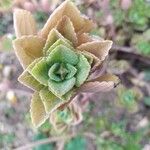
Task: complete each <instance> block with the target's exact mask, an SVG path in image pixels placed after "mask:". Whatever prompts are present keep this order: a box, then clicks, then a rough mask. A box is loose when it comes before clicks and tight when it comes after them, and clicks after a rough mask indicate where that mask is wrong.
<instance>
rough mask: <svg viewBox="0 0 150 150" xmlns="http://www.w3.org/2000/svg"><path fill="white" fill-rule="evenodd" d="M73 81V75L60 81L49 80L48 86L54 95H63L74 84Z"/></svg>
mask: <svg viewBox="0 0 150 150" xmlns="http://www.w3.org/2000/svg"><path fill="white" fill-rule="evenodd" d="M75 81H76V79H75V78H74V77H73V78H71V79H69V80H64V81H62V82H55V81H53V80H49V81H48V86H49V88H50V90H51V91H52V92H53V93H54V94H55V95H60V96H63V95H65V94H66V93H67V92H69V91H70V90H71V89H72V88H73V86H74V85H75Z"/></svg>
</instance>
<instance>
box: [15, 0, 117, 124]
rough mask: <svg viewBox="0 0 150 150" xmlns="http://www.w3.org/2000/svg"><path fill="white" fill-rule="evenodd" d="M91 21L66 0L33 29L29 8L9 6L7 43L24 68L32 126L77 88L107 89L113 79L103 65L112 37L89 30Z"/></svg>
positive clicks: (64, 103)
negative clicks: (11, 36) (10, 35)
mask: <svg viewBox="0 0 150 150" xmlns="http://www.w3.org/2000/svg"><path fill="white" fill-rule="evenodd" d="M93 27H94V23H93V22H92V21H91V20H90V19H88V18H87V17H85V16H83V15H81V14H80V12H79V10H78V9H77V7H76V6H75V5H74V4H73V3H72V2H71V1H69V0H67V1H65V2H63V3H62V4H61V5H60V6H59V7H58V8H57V9H55V11H54V12H53V13H52V14H51V16H50V18H49V19H48V21H47V22H46V24H45V25H44V27H43V29H42V30H40V31H39V32H37V30H36V23H35V20H34V18H33V17H32V15H31V13H30V12H28V11H26V10H20V9H19V10H16V11H15V12H14V28H15V32H16V36H17V39H15V40H14V42H13V46H14V49H15V52H16V55H17V57H18V59H19V61H20V63H21V65H22V67H23V68H24V72H23V73H22V74H21V75H20V77H19V81H20V82H21V83H23V84H24V85H26V86H28V87H29V88H31V89H33V90H34V94H33V96H32V100H31V118H32V122H33V124H34V126H35V127H39V126H40V125H41V124H42V123H44V121H45V120H46V119H47V118H48V117H49V116H50V114H52V113H53V112H54V111H55V110H56V109H62V108H64V109H65V107H67V105H68V104H69V103H70V102H71V101H72V100H73V98H74V97H75V96H76V95H78V94H79V93H81V92H99V91H108V90H110V89H112V88H114V86H115V84H117V83H118V81H119V80H118V78H117V77H116V76H114V75H111V74H105V71H104V70H105V69H104V68H105V63H104V62H105V60H106V57H107V55H108V53H109V50H110V48H111V46H112V41H109V40H103V39H101V38H99V37H92V36H90V35H89V34H88V32H90V30H91V29H92V28H93Z"/></svg>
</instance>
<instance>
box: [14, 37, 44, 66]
mask: <svg viewBox="0 0 150 150" xmlns="http://www.w3.org/2000/svg"><path fill="white" fill-rule="evenodd" d="M44 44H45V40H43V39H42V38H39V37H37V36H23V37H22V38H19V39H16V40H14V41H13V46H14V49H15V52H16V55H17V57H18V59H19V61H20V63H21V65H22V66H23V68H26V67H27V66H28V65H29V64H30V63H32V62H33V61H34V60H35V59H36V58H39V57H41V56H42V55H43V54H42V49H43V47H44Z"/></svg>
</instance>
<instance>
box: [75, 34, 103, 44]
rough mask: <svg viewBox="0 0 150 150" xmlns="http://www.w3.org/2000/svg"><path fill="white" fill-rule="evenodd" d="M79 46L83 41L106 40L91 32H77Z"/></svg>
mask: <svg viewBox="0 0 150 150" xmlns="http://www.w3.org/2000/svg"><path fill="white" fill-rule="evenodd" d="M77 39H78V46H80V45H81V44H83V43H87V42H92V41H104V40H103V39H102V38H100V37H98V36H91V35H89V33H82V34H77Z"/></svg>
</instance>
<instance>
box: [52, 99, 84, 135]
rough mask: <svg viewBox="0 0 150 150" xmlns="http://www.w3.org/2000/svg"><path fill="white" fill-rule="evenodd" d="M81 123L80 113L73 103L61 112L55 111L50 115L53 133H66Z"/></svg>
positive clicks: (79, 109)
mask: <svg viewBox="0 0 150 150" xmlns="http://www.w3.org/2000/svg"><path fill="white" fill-rule="evenodd" d="M81 121H82V111H81V108H80V107H79V106H78V105H77V104H76V103H75V102H71V103H70V104H69V105H68V106H66V107H65V108H64V109H63V110H60V109H56V110H55V111H54V112H53V113H52V114H51V115H50V123H51V124H52V125H53V127H54V129H55V131H57V132H59V133H62V132H64V131H67V130H68V129H69V127H71V126H75V125H77V124H79V123H80V122H81Z"/></svg>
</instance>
